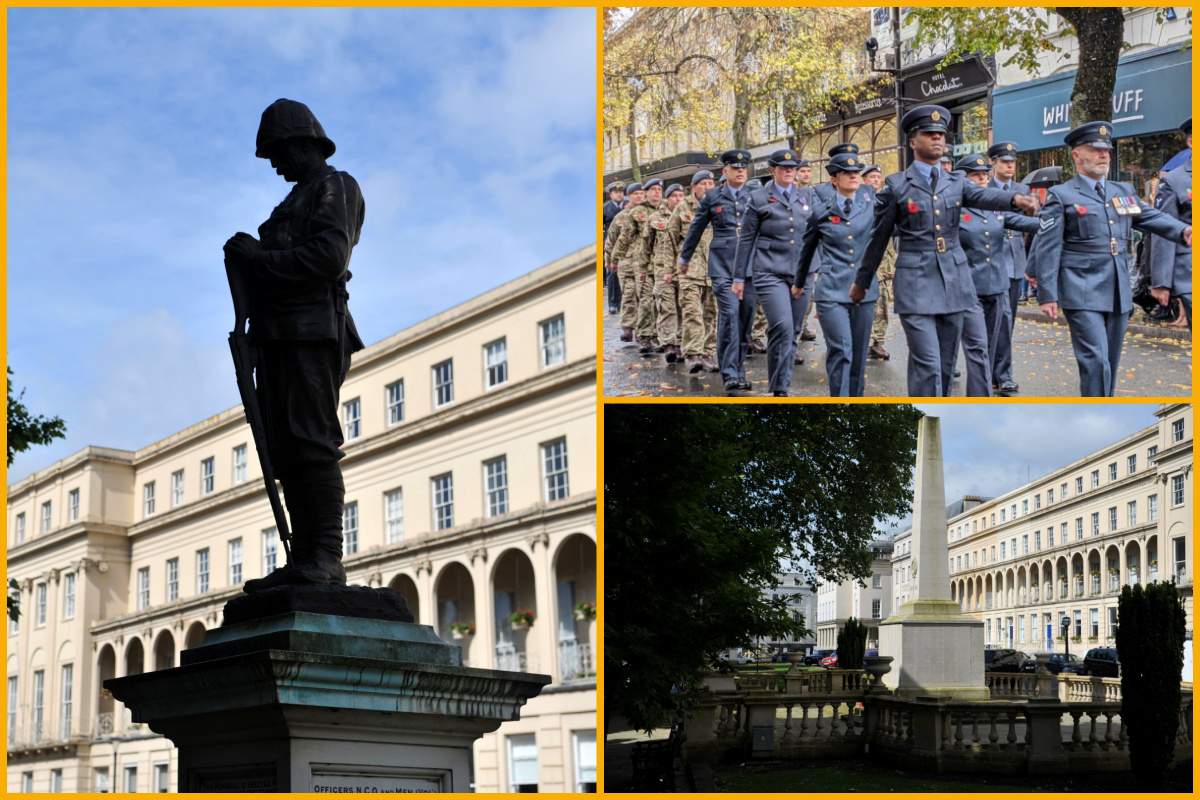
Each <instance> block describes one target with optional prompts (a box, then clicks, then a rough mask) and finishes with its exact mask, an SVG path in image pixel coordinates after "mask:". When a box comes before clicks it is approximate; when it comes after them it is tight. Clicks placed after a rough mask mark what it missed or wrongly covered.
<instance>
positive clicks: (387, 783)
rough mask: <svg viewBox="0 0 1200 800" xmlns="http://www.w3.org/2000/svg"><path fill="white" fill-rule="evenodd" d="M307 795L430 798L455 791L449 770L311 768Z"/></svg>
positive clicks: (358, 766) (333, 765)
mask: <svg viewBox="0 0 1200 800" xmlns="http://www.w3.org/2000/svg"><path fill="white" fill-rule="evenodd" d="M309 791H311V792H318V793H322V794H324V793H328V792H352V793H357V794H388V793H394V794H426V793H428V794H432V793H435V792H452V791H454V786H453V779H452V777H451V772H450V770H441V769H422V768H420V767H407V768H406V767H363V766H361V765H355V764H313V765H312V780H311V781H310V782H309Z"/></svg>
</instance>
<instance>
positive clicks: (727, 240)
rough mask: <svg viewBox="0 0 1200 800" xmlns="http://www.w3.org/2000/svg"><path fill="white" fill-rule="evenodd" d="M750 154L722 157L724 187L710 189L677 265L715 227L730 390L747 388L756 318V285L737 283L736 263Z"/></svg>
mask: <svg viewBox="0 0 1200 800" xmlns="http://www.w3.org/2000/svg"><path fill="white" fill-rule="evenodd" d="M750 161H751V156H750V152H749V151H748V150H726V151H725V152H724V153H722V154H721V163H722V164H724V165H725V166H724V168H723V169H722V170H721V171H722V173H723V175H724V177H725V185H724V186H722V187H720V188H716V189H711V190H709V192H708V193H707V194H705V195H704V199H703V200H701V201H700V205H699V207H698V208H697V209H696V216H695V217H694V218H693V219H692V224H691V226H689V228H688V232H687V236H686V237H685V238H684V240H683V246H682V247H680V249H679V264H680V265H681V266H682V267H686V266H687V265H688V264H689V263H690V262H691V260H692V256H693V255H694V254H695V252H696V248H697V247H699V245H700V238H701V237H702V236H703V235H704V229H705V228H707V227H708V226H709V225H712V228H713V238H712V242H711V243H710V244H709V247H708V276H709V278H711V280H712V288H713V296H714V297H715V298H716V301H717V360H718V361H719V363H720V365H721V377H722V379H723V380H724V381H725V389H726V390H727V391H737V390H743V391H744V390H749V389H750V388H751V386H750V382H749V381H748V380H746V344H745V342H746V331H747V329H748V328H749V327H750V324H751V321H752V320H751V317H752V315H753V314H754V299H755V294H754V286H753V283H752V282H750V281H746V282H745V283H740V284H738V285H737V286H736V287H735V286H734V283H733V267H734V260H735V259H736V258H737V247H738V229H739V227H740V226H741V224H742V215H743V214H744V212H745V210H746V202H747V199H748V197H749V193H748V192H745V191H743V190H744V188H745V185H746V170H747V169H748V168H749V167H750Z"/></svg>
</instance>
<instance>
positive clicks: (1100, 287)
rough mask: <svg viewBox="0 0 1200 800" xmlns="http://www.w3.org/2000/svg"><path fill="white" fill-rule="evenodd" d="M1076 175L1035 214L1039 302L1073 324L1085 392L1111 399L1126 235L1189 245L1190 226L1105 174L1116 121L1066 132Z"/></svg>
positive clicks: (1125, 289) (1126, 307) (1125, 285)
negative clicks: (1151, 236) (1153, 236)
mask: <svg viewBox="0 0 1200 800" xmlns="http://www.w3.org/2000/svg"><path fill="white" fill-rule="evenodd" d="M1066 143H1067V146H1068V147H1070V148H1071V158H1072V159H1074V161H1075V168H1076V170H1077V174H1076V176H1075V177H1074V178H1072V179H1071V180H1069V181H1067V182H1066V183H1064V184H1060V185H1058V186H1052V187H1050V190H1049V191H1048V192H1047V193H1046V205H1045V206H1044V207H1043V208H1042V210H1041V212H1040V213H1039V214H1038V223H1039V228H1038V234H1037V236H1035V237H1034V239H1033V254H1032V256H1031V258H1032V260H1033V261H1034V262H1035V263H1036V268H1037V291H1038V302H1039V303H1040V304H1041V307H1042V312H1043V313H1045V314H1046V315H1047V316H1049V317H1050V318H1051V319H1055V318H1057V317H1058V311H1059V309H1060V308H1061V309H1062V311H1063V315H1064V316H1066V318H1067V325H1068V327H1070V329H1071V346H1072V347H1073V348H1074V349H1075V360H1076V361H1077V362H1078V363H1079V384H1080V386H1079V390H1080V394H1081V395H1082V396H1083V397H1112V396H1113V392H1114V390H1115V389H1116V385H1117V367H1118V365H1119V363H1120V360H1121V344H1122V341H1123V340H1124V338H1125V328H1126V326H1127V325H1128V324H1129V312H1130V311H1132V310H1133V296H1132V290H1131V288H1130V285H1129V236H1130V233H1131V232H1132V230H1133V229H1134V228H1137V229H1138V230H1140V231H1143V232H1145V233H1153V234H1157V235H1159V236H1162V237H1164V238H1167V239H1170V240H1171V241H1173V242H1176V243H1183V244H1185V245H1187V246H1188V247H1191V245H1192V226H1191V225H1187V224H1184V223H1183V222H1181V221H1179V220H1176V219H1174V218H1172V217H1170V216H1168V215H1166V214H1164V213H1163V212H1161V211H1158V210H1156V209H1154V208H1151V207H1150V206H1149V205H1147V204H1146V203H1145V202H1143V201H1142V200H1141V199H1140V198H1139V197H1138V196H1137V192H1136V190H1135V189H1134V188H1133V187H1132V186H1131V185H1129V184H1128V183H1120V182H1118V181H1110V180H1108V179H1107V176H1108V172H1109V165H1110V153H1111V151H1112V123H1111V122H1089V123H1087V124H1086V125H1080V126H1079V127H1078V128H1076V129H1075V130H1073V131H1071V132H1070V133H1068V134H1067V136H1066Z"/></svg>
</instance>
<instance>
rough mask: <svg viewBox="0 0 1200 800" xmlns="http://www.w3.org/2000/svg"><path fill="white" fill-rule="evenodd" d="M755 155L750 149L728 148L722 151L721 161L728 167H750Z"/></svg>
mask: <svg viewBox="0 0 1200 800" xmlns="http://www.w3.org/2000/svg"><path fill="white" fill-rule="evenodd" d="M753 160H754V156H752V155H750V151H749V150H726V151H725V152H724V153H721V163H722V164H724V165H725V166H727V167H748V166H750V162H751V161H753Z"/></svg>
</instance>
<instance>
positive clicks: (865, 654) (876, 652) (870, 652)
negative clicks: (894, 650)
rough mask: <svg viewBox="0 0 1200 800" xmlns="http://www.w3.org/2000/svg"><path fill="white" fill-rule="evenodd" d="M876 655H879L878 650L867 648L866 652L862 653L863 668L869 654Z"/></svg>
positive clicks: (865, 665)
mask: <svg viewBox="0 0 1200 800" xmlns="http://www.w3.org/2000/svg"><path fill="white" fill-rule="evenodd" d="M877 655H879V651H878V650H868V651H867V652H865V653H863V669H866V668H867V659H868V658H870V657H871V656H877Z"/></svg>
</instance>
